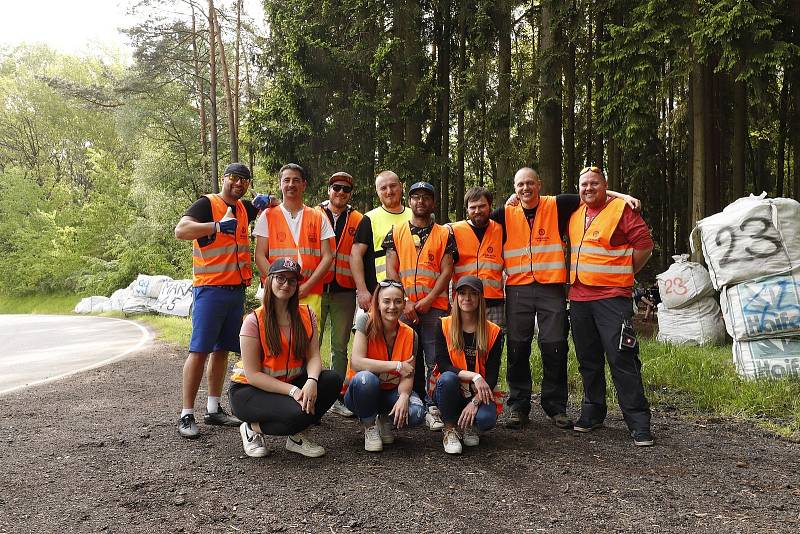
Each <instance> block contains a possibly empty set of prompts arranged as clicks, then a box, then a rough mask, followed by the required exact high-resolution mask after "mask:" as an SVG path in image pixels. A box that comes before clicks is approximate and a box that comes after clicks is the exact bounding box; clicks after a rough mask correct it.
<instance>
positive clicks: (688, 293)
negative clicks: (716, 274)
mask: <svg viewBox="0 0 800 534" xmlns="http://www.w3.org/2000/svg"><path fill="white" fill-rule="evenodd" d="M672 259H673V260H675V263H673V264H672V265H670V266H669V269H667V270H666V271H664V272H663V273H661V274H659V275H658V276H656V280H657V281H658V292H659V294H660V295H661V302H663V303H664V306H666V307H667V308H669V309H678V308H683V307H684V306H688V305H689V304H692V303H693V302H697V301H698V300H699V299H701V298H703V297H708V296H711V295H713V294H714V286H713V285H712V284H711V277H710V276H708V271H706V269H705V267H703V266H702V265H700V264H699V263H695V262H693V261H689V255H688V254H680V255H678V256H672Z"/></svg>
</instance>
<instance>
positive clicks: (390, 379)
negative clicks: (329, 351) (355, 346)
mask: <svg viewBox="0 0 800 534" xmlns="http://www.w3.org/2000/svg"><path fill="white" fill-rule="evenodd" d="M412 356H414V330H413V329H412V328H411V327H410V326H408V325H407V324H405V323H398V327H397V336H396V337H395V339H394V346H393V347H392V355H391V358H390V357H389V349H388V347H387V346H386V340H385V339H384V338H383V336H381V337H380V338H376V339H369V338H367V354H366V357H367V358H369V359H371V360H381V361H384V362H388V361H393V362H403V361H405V360H407V359H409V358H411V357H412ZM355 375H356V371H354V370H353V369H352V368H351V367H350V364H349V363H348V364H347V375H346V376H345V379H344V383H343V384H342V395H344V394H345V392H347V387H348V386H349V385H350V381H351V380H352V379H353V377H354V376H355ZM378 379H379V380H380V381H381V386H380V387H381V389H394V388H396V387H397V386H398V385H399V384H400V373H398V372H397V371H389V372H388V373H379V374H378Z"/></svg>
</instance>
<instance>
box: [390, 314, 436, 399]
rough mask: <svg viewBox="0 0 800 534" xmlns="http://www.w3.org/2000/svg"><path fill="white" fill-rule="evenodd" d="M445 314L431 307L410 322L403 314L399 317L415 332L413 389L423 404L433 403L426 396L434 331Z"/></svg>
mask: <svg viewBox="0 0 800 534" xmlns="http://www.w3.org/2000/svg"><path fill="white" fill-rule="evenodd" d="M445 315H447V312H446V311H442V310H440V309H438V308H431V309H429V310H428V311H427V312H426V313H418V314H417V317H418V318H419V321H417V322H416V323H412V322H410V321H409V320H408V319H406V317H405V315H404V316H403V317H401V318H400V319H401V320H402V321H403V322H404V323H406V324H407V325H408V326H410V327H411V328H413V329H414V332H416V333H417V354H416V355H415V357H416V362H415V367H414V391H415V392H416V394H417V395H419V398H420V399H422V400H424V401H425V406H431V405H434V401H433V399H431V398H430V397H429V396H428V392H427V387H426V386H427V384H428V379H429V378H430V376H431V373H432V372H433V367H434V366H435V365H436V331H437V329H441V328H442V321H441V318H442V317H444V316H445Z"/></svg>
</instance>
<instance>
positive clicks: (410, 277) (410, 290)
mask: <svg viewBox="0 0 800 534" xmlns="http://www.w3.org/2000/svg"><path fill="white" fill-rule="evenodd" d="M449 234H450V232H448V230H447V228H445V227H444V226H442V225H440V224H436V223H434V225H433V227H432V228H431V233H430V234H428V238H427V239H426V240H425V244H424V245H423V246H422V247H421V248H420V249H419V250H417V247H416V246H414V237H413V235H412V233H411V228H410V227H409V223H405V224H401V225H398V226H395V227H394V247H395V250H397V258H398V259H399V260H400V268H399V269H398V272H399V274H400V282H401V283H402V284H403V288H405V290H406V295H407V296H408V299H409V300H413V301H414V302H417V301H419V300H422V299H423V298H424V297H426V296H427V295H428V294H430V292H431V290H432V289H433V286H434V284H436V279H437V278H438V277H439V276H441V274H442V268H441V263H442V257H443V256H444V250H445V247H446V246H447V237H448V235H449ZM449 305H450V302H449V301H448V299H447V292H446V291H444V292H442V293H440V294H439V295H437V296H436V299H434V301H433V305H432V307H433V308H437V309H439V310H444V311H447V309H448V308H449Z"/></svg>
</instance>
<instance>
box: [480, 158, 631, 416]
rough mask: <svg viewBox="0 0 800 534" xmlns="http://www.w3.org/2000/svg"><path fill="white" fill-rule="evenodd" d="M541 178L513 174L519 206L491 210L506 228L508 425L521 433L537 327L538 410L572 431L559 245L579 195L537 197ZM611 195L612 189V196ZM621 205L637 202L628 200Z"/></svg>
mask: <svg viewBox="0 0 800 534" xmlns="http://www.w3.org/2000/svg"><path fill="white" fill-rule="evenodd" d="M541 186H542V182H541V180H540V178H539V173H538V172H537V171H536V170H534V169H531V168H529V167H523V168H522V169H520V170H518V171H517V172H516V174H515V175H514V193H515V195H516V197H517V200H518V201H519V205H507V206H505V207H502V208H498V209H496V210H495V211H494V212H492V215H491V218H492V219H493V220H495V221H497V222H499V223H500V224H501V226H502V227H503V260H504V264H505V271H506V288H505V289H506V329H507V331H508V339H507V341H506V343H507V344H506V347H507V351H506V352H507V355H508V365H507V370H506V376H507V382H508V389H509V395H508V401H507V403H508V406H509V408H510V409H511V414H510V416H509V419H508V420H507V422H506V426H508V427H509V428H520V427H521V426H522V425H524V424H526V423H527V422H528V420H529V413H530V409H531V389H532V380H531V369H530V355H531V344H532V342H533V335H534V330H535V326H537V325H538V330H539V334H538V340H539V349H540V351H541V355H542V393H541V405H542V409H543V410H544V412H545V414H546V415H547V417H548V418H549V419H550V420H551V421H553V424H555V425H556V426H557V427H559V428H563V429H568V428H572V426H573V422H572V419H570V417H569V416H568V415H567V348H568V345H567V329H568V322H567V321H568V320H567V303H566V291H565V288H566V286H565V284H566V281H567V269H566V264H565V255H564V246H565V245H564V243H563V240H562V237H561V236H563V235H564V234H565V233H566V227H567V222H568V221H569V217H570V215H571V214H572V213H573V212H574V211H575V210H576V209H578V206H579V205H580V197H579V196H578V195H569V194H567V195H563V194H562V195H558V196H540V195H539V190H540V189H541ZM612 193H613V192H609V194H612ZM613 195H615V196H623V197H624V198H625V199H626V202H629V203H632V204H636V203H638V201H637V200H636V199H633V198H632V197H628V196H627V195H617V194H616V193H613Z"/></svg>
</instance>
